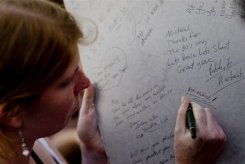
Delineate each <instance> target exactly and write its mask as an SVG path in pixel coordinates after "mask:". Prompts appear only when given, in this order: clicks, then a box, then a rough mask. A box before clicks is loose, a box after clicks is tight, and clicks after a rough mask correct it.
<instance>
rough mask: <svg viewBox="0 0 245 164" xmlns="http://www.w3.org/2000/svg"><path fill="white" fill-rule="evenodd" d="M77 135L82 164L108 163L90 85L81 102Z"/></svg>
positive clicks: (92, 90) (92, 89)
mask: <svg viewBox="0 0 245 164" xmlns="http://www.w3.org/2000/svg"><path fill="white" fill-rule="evenodd" d="M77 132H78V137H79V139H80V142H81V151H82V163H83V164H88V163H89V164H96V163H99V164H104V163H108V159H107V156H106V153H105V149H104V146H103V143H102V140H101V136H100V133H99V130H98V126H97V121H96V111H95V107H94V88H93V86H92V85H90V86H89V87H88V88H87V89H86V90H85V93H84V96H83V103H82V107H81V110H80V113H79V119H78V126H77Z"/></svg>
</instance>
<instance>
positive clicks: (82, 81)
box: [74, 69, 90, 96]
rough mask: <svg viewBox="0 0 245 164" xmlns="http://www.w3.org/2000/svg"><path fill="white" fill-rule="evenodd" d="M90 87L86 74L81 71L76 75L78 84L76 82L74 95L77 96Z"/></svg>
mask: <svg viewBox="0 0 245 164" xmlns="http://www.w3.org/2000/svg"><path fill="white" fill-rule="evenodd" d="M89 85H90V80H89V78H88V77H87V76H86V75H85V74H84V72H83V71H82V70H81V69H79V70H78V72H77V75H76V82H75V88H74V93H75V95H76V96H77V95H78V94H80V93H81V92H83V90H84V89H86V88H88V87H89Z"/></svg>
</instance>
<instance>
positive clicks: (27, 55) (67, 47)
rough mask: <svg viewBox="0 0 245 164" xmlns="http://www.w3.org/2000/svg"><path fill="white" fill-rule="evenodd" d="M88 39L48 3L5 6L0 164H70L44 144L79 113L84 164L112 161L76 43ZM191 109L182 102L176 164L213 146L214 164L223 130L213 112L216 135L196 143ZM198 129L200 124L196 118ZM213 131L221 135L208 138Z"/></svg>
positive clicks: (2, 2)
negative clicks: (188, 115)
mask: <svg viewBox="0 0 245 164" xmlns="http://www.w3.org/2000/svg"><path fill="white" fill-rule="evenodd" d="M82 39H83V37H82V32H81V31H80V29H79V27H78V25H77V23H76V22H75V20H74V19H73V17H72V16H71V15H70V14H69V13H68V12H66V11H65V10H63V9H62V8H60V7H58V6H56V5H54V4H52V3H50V2H47V1H42V0H0V79H1V80H0V163H21V164H27V163H49V164H50V163H61V162H62V161H63V160H64V159H63V158H62V157H60V156H59V155H58V154H56V153H57V152H55V151H54V150H52V146H50V145H49V144H48V143H47V142H46V141H45V140H43V139H40V138H42V137H46V136H49V135H52V134H54V133H56V132H57V131H59V130H61V129H62V128H64V127H65V126H66V125H67V123H68V122H69V120H70V118H71V116H72V115H73V114H74V113H75V112H76V111H77V110H79V109H80V107H81V110H80V115H79V120H78V127H77V133H78V137H79V140H80V145H81V152H82V160H83V161H82V162H83V163H88V164H96V163H100V164H103V163H108V159H107V156H106V154H105V150H104V147H103V144H102V142H101V139H100V135H99V132H98V129H97V123H96V116H95V109H94V105H93V103H94V99H93V97H94V90H93V87H92V85H90V81H89V79H88V78H87V77H86V75H85V74H84V72H83V70H82V66H81V64H80V59H79V53H78V49H77V43H78V41H81V42H82V41H83V40H82ZM85 89H86V90H85ZM82 101H83V103H82V104H81V102H82ZM188 103H189V100H188V99H187V98H183V100H182V104H181V107H180V110H179V113H178V116H177V122H176V130H175V156H176V163H183V164H184V163H188V162H191V161H194V162H195V163H198V162H199V163H201V162H203V160H202V155H205V153H206V154H207V152H205V151H206V150H207V148H208V149H210V148H211V149H210V150H212V151H213V152H215V155H213V156H211V157H207V158H206V160H205V161H206V162H213V161H214V160H215V159H216V158H217V155H218V153H219V152H220V150H221V148H222V146H223V144H224V141H225V135H224V133H223V130H222V129H221V128H220V127H219V125H218V124H217V123H216V121H215V119H214V117H213V115H211V114H210V112H208V114H206V117H205V118H204V119H207V120H208V122H209V125H211V126H210V127H211V129H210V128H206V127H203V128H202V129H198V130H197V135H199V138H200V139H199V140H192V139H191V138H190V136H189V133H187V131H186V127H185V124H184V120H185V112H186V108H187V106H186V104H188ZM194 104H195V103H194ZM193 110H194V114H195V116H199V117H200V118H202V116H203V114H205V112H203V109H201V107H200V106H198V104H196V105H193ZM205 111H206V110H205ZM207 111H208V110H207ZM199 117H197V118H199ZM208 118H210V119H208ZM197 125H202V123H201V124H200V123H199V120H198V119H197ZM213 125H215V126H213ZM210 131H211V132H212V131H215V133H216V134H217V135H216V136H210V135H208V134H209V132H210ZM186 141H188V142H186ZM210 141H212V144H213V143H216V144H214V145H215V146H212V144H210ZM177 146H178V148H177ZM179 146H181V148H180V147H179ZM197 146H198V147H197ZM189 148H193V149H191V150H190V149H189ZM186 150H189V151H190V152H191V153H189V154H186ZM200 154H201V155H200ZM192 163H193V162H192Z"/></svg>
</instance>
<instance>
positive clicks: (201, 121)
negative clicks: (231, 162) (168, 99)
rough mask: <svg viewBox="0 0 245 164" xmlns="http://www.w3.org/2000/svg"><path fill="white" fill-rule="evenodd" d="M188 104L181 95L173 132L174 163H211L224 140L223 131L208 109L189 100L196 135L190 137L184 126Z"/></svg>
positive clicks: (216, 156)
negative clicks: (194, 120) (193, 137)
mask: <svg viewBox="0 0 245 164" xmlns="http://www.w3.org/2000/svg"><path fill="white" fill-rule="evenodd" d="M188 104H189V100H188V99H187V98H186V97H182V98H181V105H180V108H179V111H178V114H177V120H176V126H175V133H174V153H175V164H207V163H208V164H212V163H214V162H215V160H216V159H217V158H218V155H219V153H220V152H221V150H222V148H223V146H224V144H225V142H226V136H225V133H224V131H223V130H222V128H221V127H220V126H219V124H218V123H217V121H216V119H215V117H214V115H213V113H212V112H211V111H210V109H208V108H202V107H201V106H200V105H199V104H197V103H195V102H191V104H192V108H193V113H194V116H195V119H196V126H197V129H196V136H197V137H196V138H195V139H192V138H191V134H190V131H189V130H188V129H187V127H186V111H187V108H188Z"/></svg>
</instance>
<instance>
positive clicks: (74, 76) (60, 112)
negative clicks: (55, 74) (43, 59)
mask: <svg viewBox="0 0 245 164" xmlns="http://www.w3.org/2000/svg"><path fill="white" fill-rule="evenodd" d="M89 85H90V81H89V79H88V78H87V77H86V76H85V74H84V73H83V70H82V68H81V64H80V59H79V55H78V54H77V55H76V57H75V59H74V60H73V62H72V63H71V64H70V66H69V67H68V68H67V69H66V70H65V72H64V74H63V75H62V76H61V77H60V78H59V79H58V80H57V81H56V82H54V83H53V84H52V85H51V86H50V87H49V88H48V89H47V90H45V91H44V92H43V94H42V95H41V97H40V98H39V99H38V100H37V101H35V102H34V103H32V104H31V105H30V106H28V107H27V109H25V112H24V113H23V125H22V128H23V130H24V129H25V128H26V129H27V128H28V130H26V131H29V132H30V133H33V135H36V137H44V136H48V135H51V134H53V133H55V132H57V131H59V130H61V129H62V128H64V127H65V126H66V125H67V123H68V122H69V120H70V119H71V116H72V115H73V114H74V113H75V112H76V111H77V110H79V109H80V107H81V101H82V97H83V92H84V89H86V88H87V87H88V86H89Z"/></svg>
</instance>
